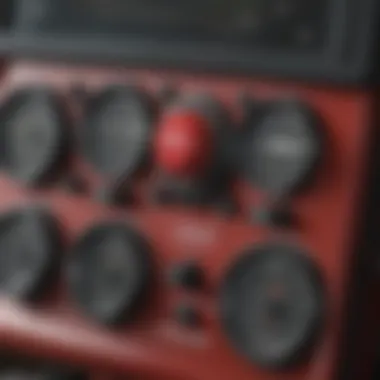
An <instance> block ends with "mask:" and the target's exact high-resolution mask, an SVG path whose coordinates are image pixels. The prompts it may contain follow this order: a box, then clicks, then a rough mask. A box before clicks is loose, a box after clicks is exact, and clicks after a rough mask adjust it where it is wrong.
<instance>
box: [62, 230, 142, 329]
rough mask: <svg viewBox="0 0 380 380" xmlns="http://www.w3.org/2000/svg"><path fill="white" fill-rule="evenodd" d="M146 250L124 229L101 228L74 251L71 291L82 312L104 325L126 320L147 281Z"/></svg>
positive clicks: (134, 236)
mask: <svg viewBox="0 0 380 380" xmlns="http://www.w3.org/2000/svg"><path fill="white" fill-rule="evenodd" d="M148 267H149V264H148V260H147V247H146V246H145V244H144V243H143V241H142V240H141V239H140V238H139V237H138V236H137V235H135V233H134V232H132V231H130V230H129V229H127V228H126V227H123V226H120V225H113V226H100V227H96V228H94V229H92V230H91V231H89V232H88V233H87V234H85V236H83V237H82V238H81V239H80V240H79V242H78V243H77V244H76V245H75V247H74V248H73V253H72V257H71V258H70V264H69V285H70V292H71V294H72V297H73V298H74V299H75V301H76V302H77V303H78V304H79V306H80V307H81V308H82V310H83V311H84V312H85V313H86V314H88V315H90V316H91V317H93V318H95V319H97V320H99V321H101V322H104V323H110V324H113V323H116V322H117V321H121V320H124V319H126V318H128V317H129V313H130V312H131V311H132V309H133V308H134V307H135V304H136V303H137V302H138V301H139V297H140V295H141V293H142V291H143V289H144V288H145V285H146V282H147V281H148V272H149V268H148Z"/></svg>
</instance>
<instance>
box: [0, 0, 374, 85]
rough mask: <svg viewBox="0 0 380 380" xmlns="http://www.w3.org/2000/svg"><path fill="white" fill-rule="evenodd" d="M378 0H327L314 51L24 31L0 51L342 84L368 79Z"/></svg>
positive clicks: (5, 39) (8, 36)
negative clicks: (321, 43)
mask: <svg viewBox="0 0 380 380" xmlns="http://www.w3.org/2000/svg"><path fill="white" fill-rule="evenodd" d="M379 8H380V2H379V1H378V0H332V1H331V2H330V19H329V20H328V21H329V22H328V24H329V27H328V32H327V34H328V41H327V43H326V45H325V47H324V48H323V49H322V50H321V51H316V52H315V53H302V52H279V51H274V50H270V49H268V50H265V49H257V48H253V49H252V51H247V49H246V48H238V47H235V48H230V47H226V46H218V45H216V44H210V43H200V42H197V43H185V42H168V41H164V40H163V41H156V40H154V39H149V38H128V37H126V38H114V37H112V43H110V39H107V38H103V39H102V38H99V37H97V38H96V39H95V38H94V39H91V38H78V36H70V35H67V36H56V35H54V36H53V35H51V36H41V35H26V34H23V33H16V32H15V31H13V32H12V33H4V34H3V35H0V53H3V54H8V55H10V56H11V57H28V58H53V59H60V60H62V59H63V60H68V61H91V62H94V61H95V62H99V63H122V64H128V65H131V66H135V67H139V66H140V67H141V66H142V67H151V66H152V65H153V66H155V67H161V68H177V69H186V70H194V71H206V72H207V71H212V72H222V73H239V74H260V75H269V76H276V77H278V76H280V77H288V78H303V79H309V80H313V79H314V80H315V79H318V80H327V81H333V82H341V83H353V84H357V83H369V80H372V79H373V74H374V69H375V67H376V65H375V62H374V61H375V59H374V58H375V56H374V54H375V43H376V39H377V29H378V21H379Z"/></svg>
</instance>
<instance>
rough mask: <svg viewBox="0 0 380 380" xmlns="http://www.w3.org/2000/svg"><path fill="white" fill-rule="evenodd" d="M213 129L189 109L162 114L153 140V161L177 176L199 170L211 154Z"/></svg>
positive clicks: (208, 162) (187, 175)
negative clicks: (154, 159)
mask: <svg viewBox="0 0 380 380" xmlns="http://www.w3.org/2000/svg"><path fill="white" fill-rule="evenodd" d="M213 137H214V136H213V131H212V126H211V125H210V123H209V122H208V120H207V119H206V118H205V117H203V116H202V115H199V114H197V113H195V112H193V111H178V112H176V113H170V114H167V115H165V116H164V117H163V119H162V121H161V123H160V125H159V129H158V134H157V138H156V141H155V155H156V157H155V158H156V162H157V164H158V165H159V166H160V167H161V168H162V169H164V170H165V171H166V172H167V173H169V174H171V175H175V176H179V177H194V176H199V175H201V174H203V173H204V172H205V171H206V170H207V168H208V167H209V165H210V162H211V158H212V155H213Z"/></svg>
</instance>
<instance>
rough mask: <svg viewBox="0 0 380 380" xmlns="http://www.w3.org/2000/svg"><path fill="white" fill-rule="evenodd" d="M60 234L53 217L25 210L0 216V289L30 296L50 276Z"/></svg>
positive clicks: (32, 296)
mask: <svg viewBox="0 0 380 380" xmlns="http://www.w3.org/2000/svg"><path fill="white" fill-rule="evenodd" d="M59 249H60V237H59V232H58V228H57V226H56V224H55V222H54V221H53V219H52V218H51V217H50V216H49V215H48V214H46V213H45V212H43V211H41V210H32V209H31V210H26V211H22V212H15V213H11V214H8V215H6V216H3V217H2V218H1V219H0V292H1V293H4V294H5V295H8V296H11V297H15V298H21V299H28V300H29V299H31V298H34V297H37V296H38V295H39V294H40V293H41V292H43V291H44V290H45V286H47V282H48V281H50V280H53V279H54V278H53V275H54V272H55V269H56V263H57V259H58V253H59Z"/></svg>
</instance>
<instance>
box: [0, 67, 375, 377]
mask: <svg viewBox="0 0 380 380" xmlns="http://www.w3.org/2000/svg"><path fill="white" fill-rule="evenodd" d="M115 83H117V84H120V83H126V84H130V83H133V84H136V85H138V86H141V87H142V88H143V89H144V90H145V91H147V92H148V93H149V94H151V96H152V97H153V98H154V99H156V101H157V102H158V103H159V100H160V94H161V93H162V91H161V90H162V88H164V87H165V86H167V85H168V84H169V85H170V86H172V87H173V88H174V89H175V90H176V91H178V93H179V94H181V93H190V92H201V93H204V92H208V93H210V94H211V95H212V96H214V97H215V98H217V99H219V100H220V101H221V102H222V103H223V104H224V105H225V107H226V109H227V110H228V111H229V112H230V113H231V116H232V118H233V119H234V120H235V121H238V120H239V118H240V117H241V114H242V110H241V108H240V106H239V102H238V101H237V99H238V98H239V95H241V93H245V94H248V95H250V96H252V97H253V98H258V99H276V98H282V97H289V96H291V97H293V96H295V97H297V98H299V99H301V100H302V101H304V102H306V103H308V104H309V105H310V106H311V107H312V108H313V109H314V110H315V111H316V112H317V113H318V114H319V115H320V117H321V118H322V120H323V123H324V126H325V132H326V134H327V136H328V145H327V147H326V149H325V152H324V160H323V164H322V166H321V167H320V168H319V170H318V172H317V173H316V176H315V180H314V181H313V183H312V185H311V187H310V188H308V189H307V190H306V191H305V192H304V193H302V194H300V195H299V196H297V197H295V198H294V200H293V202H292V203H293V204H292V207H293V209H294V213H295V216H296V219H297V225H296V226H295V227H294V228H293V229H292V230H291V231H285V230H282V231H274V230H268V229H264V228H262V227H260V226H258V225H255V224H253V223H252V222H251V221H250V218H249V211H250V209H251V206H252V205H257V204H258V202H259V200H258V198H257V197H256V196H255V192H254V191H253V190H252V189H251V188H250V186H249V185H248V184H246V183H244V181H242V180H241V179H239V178H236V179H235V180H234V182H233V184H232V188H233V192H234V195H235V197H236V200H237V201H238V203H239V205H240V210H241V211H240V212H238V213H237V214H236V215H233V216H223V215H222V214H220V213H218V212H217V211H215V210H212V209H202V210H195V209H192V208H185V207H168V206H159V205H156V204H152V202H151V201H150V198H149V196H148V195H147V194H148V192H149V189H150V188H151V185H152V184H153V183H154V181H155V180H156V175H155V173H156V172H155V167H154V165H152V166H151V167H150V169H149V170H148V171H147V172H146V173H143V174H141V178H140V177H139V178H136V179H135V181H134V185H133V191H134V199H135V202H134V204H133V205H131V206H126V207H123V208H118V209H116V208H112V207H109V206H106V205H102V204H100V203H99V202H97V201H96V200H94V198H93V197H92V196H91V195H92V194H93V193H94V192H95V188H96V187H97V186H98V185H99V184H100V183H101V182H102V179H101V178H99V175H97V174H96V173H94V172H93V171H92V170H91V169H90V168H89V167H88V165H87V164H86V163H85V162H84V160H83V158H82V156H81V154H80V149H79V146H78V147H76V149H74V153H73V156H72V160H71V166H70V168H69V170H68V172H69V173H71V174H73V173H75V174H76V175H80V176H82V177H83V178H85V179H86V181H87V184H88V186H87V187H88V194H84V195H75V194H71V193H69V192H67V191H66V190H64V189H63V188H62V187H60V182H57V183H55V184H52V187H51V188H49V189H46V190H44V191H29V190H27V189H25V188H23V187H22V186H21V185H19V184H17V183H15V182H13V181H12V180H11V179H9V178H7V176H6V175H4V176H3V177H2V180H1V182H0V210H1V211H2V212H5V211H6V210H10V209H13V208H20V207H28V206H29V205H33V204H36V203H37V204H43V205H45V206H46V207H48V208H49V209H50V210H51V213H52V214H53V215H54V216H55V217H56V218H57V219H58V220H59V221H60V226H61V229H62V234H63V235H64V237H65V241H66V246H67V248H69V247H70V245H72V244H73V243H74V242H75V240H76V239H77V238H78V236H79V235H81V234H82V233H83V232H84V231H85V230H86V229H87V228H89V227H90V226H92V225H93V224H94V223H97V222H99V221H106V220H114V219H118V220H120V219H121V220H124V221H125V222H126V223H131V224H132V225H134V226H136V228H137V229H138V230H139V231H140V232H141V233H142V234H143V235H144V236H145V237H146V238H147V239H148V241H149V242H150V243H151V245H152V247H153V249H154V259H155V273H156V278H155V286H152V289H151V291H150V293H149V295H148V297H147V299H146V302H145V305H144V306H143V307H142V309H141V310H140V313H139V314H138V315H137V318H136V319H135V321H134V322H132V323H131V324H128V325H125V326H124V327H122V328H119V329H116V330H112V329H107V328H104V327H100V326H98V325H96V324H95V323H93V322H92V321H90V320H89V319H87V318H84V317H83V316H81V315H80V314H79V312H78V310H76V308H75V307H74V305H73V303H72V302H71V301H70V297H69V296H68V294H67V289H66V284H65V281H64V269H62V273H61V277H60V278H57V287H56V289H51V290H50V291H49V294H48V296H47V297H46V299H45V300H44V301H43V302H41V303H40V304H38V305H34V306H33V307H28V306H27V305H20V304H16V303H13V302H10V301H9V300H5V299H4V300H2V301H1V302H0V340H1V342H2V343H6V344H7V345H9V346H10V347H12V348H14V349H17V350H19V351H21V352H23V353H25V354H29V355H31V356H36V357H37V356H43V357H45V358H49V359H51V360H64V361H68V362H70V363H71V364H75V365H78V366H84V367H92V368H99V369H102V370H104V371H110V372H112V373H125V374H129V373H133V374H136V376H142V377H141V378H142V379H144V380H152V379H157V378H160V377H162V379H166V380H168V379H173V380H182V379H184V380H185V379H188V380H205V379H207V380H231V379H239V380H252V379H257V380H279V379H281V380H303V379H308V380H321V379H323V380H333V379H335V374H336V371H337V367H338V366H339V364H340V363H339V360H338V359H339V352H340V345H341V342H342V340H341V338H342V336H341V334H342V328H343V321H344V317H345V314H346V308H345V304H346V298H347V296H348V294H349V292H350V277H351V273H352V271H353V269H354V268H353V263H354V261H353V255H354V251H353V243H354V242H355V241H356V238H357V233H358V229H357V228H358V225H357V217H356V216H357V215H358V213H360V211H361V206H362V202H363V198H364V196H363V195H364V190H365V189H364V186H363V184H364V179H365V173H366V171H365V165H366V159H367V154H368V146H369V142H370V141H369V140H370V129H371V128H372V119H371V111H372V103H373V99H372V97H371V95H370V94H368V93H366V92H363V91H360V90H340V89H333V88H322V87H320V88H318V87H310V86H307V85H296V84H286V83H269V82H260V81H258V80H255V79H247V78H230V79H229V78H218V77H206V76H205V77H202V76H193V75H186V74H181V73H170V72H157V73H156V72H154V71H152V72H151V71H134V70H126V69H121V68H88V67H68V66H60V65H54V64H51V65H43V64H37V63H31V62H25V63H19V64H14V65H13V66H10V67H9V70H8V72H7V73H6V77H5V81H4V83H3V86H2V90H1V94H2V98H6V97H7V96H8V94H9V93H11V92H12V91H13V90H14V89H15V88H20V87H21V88H23V87H25V86H28V85H35V84H37V85H41V84H45V85H48V86H51V87H52V88H53V89H55V91H57V93H59V94H61V96H62V97H63V99H64V100H65V102H66V105H67V110H68V111H69V112H70V115H71V118H72V120H73V125H74V126H75V128H80V120H81V117H82V113H83V112H82V111H83V108H82V104H81V98H75V97H73V95H72V89H73V88H78V86H79V87H80V88H82V89H84V90H85V91H86V92H87V93H93V92H97V91H99V90H102V89H103V88H105V87H106V86H108V85H110V84H115ZM62 176H63V177H64V174H63V175H62ZM274 236H276V237H278V236H280V237H281V238H282V239H284V240H289V241H292V242H293V241H294V242H296V243H297V244H301V245H302V246H304V247H306V249H308V251H309V252H310V255H311V256H312V257H313V258H314V259H315V261H316V262H317V263H318V264H319V266H320V268H321V270H322V274H323V279H324V282H325V286H326V290H327V308H326V319H325V324H324V326H323V331H322V334H321V336H320V339H319V340H318V343H317V345H316V346H315V348H314V350H313V353H312V355H311V357H310V358H309V360H308V361H307V362H306V363H304V364H302V365H301V366H299V367H297V368H296V369H294V370H291V371H288V372H282V373H271V372H269V371H264V370H260V369H258V368H257V367H255V366H254V365H252V364H250V363H248V362H247V361H246V360H245V359H243V358H242V357H240V356H239V355H238V354H236V352H235V351H234V350H233V349H232V347H231V345H230V344H229V342H228V341H227V339H226V337H225V335H224V333H223V331H222V328H221V325H220V321H219V315H218V287H219V284H220V282H221V280H222V279H223V276H224V273H225V271H226V270H227V269H228V268H229V266H230V265H231V263H232V261H233V260H235V259H236V257H237V256H238V255H239V253H240V252H241V251H242V250H244V248H246V247H247V246H249V245H251V244H255V243H258V242H263V241H267V240H268V239H271V238H272V237H274ZM188 259H196V260H198V262H199V263H200V264H201V266H202V267H203V268H204V270H205V273H206V285H205V287H204V289H203V290H201V291H199V292H196V293H186V292H185V291H183V290H179V289H177V288H174V287H173V286H172V285H170V284H169V283H168V282H167V280H166V273H167V270H168V269H169V268H170V267H171V265H172V264H175V263H180V262H182V261H186V260H188ZM183 300H186V301H188V302H189V303H191V304H193V305H194V306H195V307H197V308H198V309H199V311H200V314H201V325H200V326H199V327H197V328H193V329H190V328H188V327H184V326H182V325H180V324H179V323H178V322H176V320H175V319H174V315H173V310H174V308H175V307H176V305H177V304H178V302H179V301H183ZM137 378H140V377H137ZM363 380H365V379H363Z"/></svg>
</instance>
